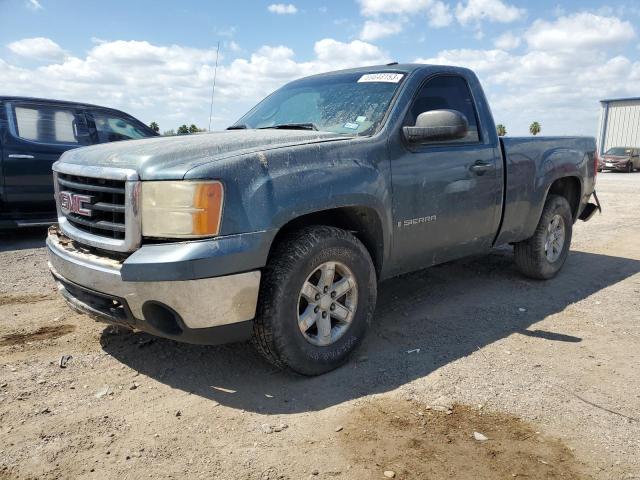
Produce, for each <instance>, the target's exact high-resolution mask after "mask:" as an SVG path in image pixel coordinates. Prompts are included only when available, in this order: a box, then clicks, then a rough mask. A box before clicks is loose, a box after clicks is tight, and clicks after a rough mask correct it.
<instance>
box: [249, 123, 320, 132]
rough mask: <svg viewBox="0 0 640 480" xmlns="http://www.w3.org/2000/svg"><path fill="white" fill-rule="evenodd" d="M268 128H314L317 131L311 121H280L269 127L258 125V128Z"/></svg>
mask: <svg viewBox="0 0 640 480" xmlns="http://www.w3.org/2000/svg"><path fill="white" fill-rule="evenodd" d="M268 128H275V129H282V130H314V131H316V132H317V131H318V127H316V126H315V124H313V123H281V124H279V125H272V126H270V127H260V129H259V130H266V129H268Z"/></svg>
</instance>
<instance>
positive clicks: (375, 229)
mask: <svg viewBox="0 0 640 480" xmlns="http://www.w3.org/2000/svg"><path fill="white" fill-rule="evenodd" d="M311 225H326V226H331V227H336V228H341V229H343V230H347V231H350V232H351V233H353V234H354V235H355V236H356V238H358V240H360V241H361V242H362V244H363V245H364V246H365V248H366V249H367V251H368V252H369V255H371V259H372V260H373V264H374V266H375V269H376V274H377V276H378V278H380V276H381V274H382V269H383V265H384V261H385V257H386V253H385V247H386V248H387V249H388V245H387V244H386V243H385V235H384V229H383V223H382V218H381V217H380V215H379V214H378V212H377V211H376V210H375V209H374V208H372V207H367V206H361V205H356V206H344V207H336V208H329V209H325V210H319V211H314V212H310V213H307V214H304V215H300V216H298V217H295V218H293V219H291V220H289V221H288V222H287V223H285V224H284V225H282V226H281V227H280V228H279V230H278V232H277V233H276V235H275V237H274V238H273V241H272V242H271V247H270V249H269V256H268V258H270V257H271V255H272V253H273V250H274V247H275V246H276V245H277V244H278V243H279V242H280V241H281V240H282V239H283V238H285V237H286V236H287V235H289V234H290V233H292V232H295V231H297V230H300V229H301V228H304V227H308V226H311Z"/></svg>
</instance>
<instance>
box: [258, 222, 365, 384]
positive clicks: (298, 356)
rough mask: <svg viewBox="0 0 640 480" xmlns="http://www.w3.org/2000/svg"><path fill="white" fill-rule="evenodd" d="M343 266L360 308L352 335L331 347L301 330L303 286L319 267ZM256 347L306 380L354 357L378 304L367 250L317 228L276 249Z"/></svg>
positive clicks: (341, 233)
mask: <svg viewBox="0 0 640 480" xmlns="http://www.w3.org/2000/svg"><path fill="white" fill-rule="evenodd" d="M332 261H337V262H341V263H342V264H344V265H346V266H347V267H348V268H349V269H350V271H351V272H352V273H353V275H354V277H355V280H356V282H357V286H356V290H357V299H358V301H357V305H356V308H355V312H354V316H353V319H352V321H351V323H350V326H349V327H348V329H347V330H346V332H345V333H344V334H343V335H342V336H341V337H340V338H339V339H337V340H336V341H335V343H332V344H330V345H327V346H316V345H313V344H312V343H310V342H309V341H308V340H307V339H306V338H305V336H304V335H303V333H302V331H301V329H300V328H299V327H298V308H299V306H298V299H299V295H300V290H301V288H302V285H303V284H304V282H305V281H306V280H307V277H308V276H309V275H311V274H312V273H313V272H314V270H315V269H317V268H318V266H320V265H322V264H324V263H325V262H332ZM261 283H262V285H261V288H260V295H259V299H258V309H257V313H256V319H255V321H254V329H253V342H254V345H255V346H256V348H257V349H258V351H259V352H260V353H261V354H262V355H263V356H264V357H265V358H266V359H267V360H268V361H269V362H271V363H272V364H274V365H276V366H277V367H279V368H282V369H285V370H291V371H293V372H296V373H299V374H302V375H320V374H322V373H325V372H328V371H330V370H333V369H335V368H337V367H339V366H340V365H342V364H343V363H345V361H346V360H347V359H348V358H349V355H350V354H351V353H352V352H353V351H354V350H355V349H356V347H357V346H358V345H359V344H360V342H361V341H362V339H363V338H364V336H365V333H366V331H367V329H368V328H369V325H370V324H371V320H372V318H373V312H374V309H375V304H376V296H377V278H376V272H375V268H374V266H373V262H372V260H371V256H370V255H369V252H368V251H367V249H366V248H365V246H364V245H363V244H362V243H361V242H360V241H359V240H358V239H357V238H356V237H355V236H354V235H352V234H351V233H349V232H347V231H345V230H341V229H338V228H334V227H328V226H312V227H306V228H303V229H301V230H299V231H297V232H294V233H293V234H290V235H288V236H287V237H286V238H284V239H283V240H282V241H280V242H279V243H278V244H277V245H276V246H275V250H274V252H273V253H272V255H271V258H270V260H269V263H268V264H267V266H266V267H265V269H264V271H263V276H262V282H261Z"/></svg>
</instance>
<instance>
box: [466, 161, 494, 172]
mask: <svg viewBox="0 0 640 480" xmlns="http://www.w3.org/2000/svg"><path fill="white" fill-rule="evenodd" d="M494 168H495V166H494V164H493V162H485V161H482V160H478V161H476V163H474V164H473V165H471V166H470V167H469V170H471V171H472V172H473V173H475V174H476V175H484V174H485V173H486V172H488V171H489V170H493V169H494Z"/></svg>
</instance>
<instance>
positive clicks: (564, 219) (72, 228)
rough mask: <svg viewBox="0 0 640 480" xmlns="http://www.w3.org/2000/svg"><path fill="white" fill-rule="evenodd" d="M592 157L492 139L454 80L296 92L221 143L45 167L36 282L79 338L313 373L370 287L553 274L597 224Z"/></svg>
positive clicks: (424, 68)
mask: <svg viewBox="0 0 640 480" xmlns="http://www.w3.org/2000/svg"><path fill="white" fill-rule="evenodd" d="M595 153H596V144H595V140H594V139H593V138H586V137H558V138H552V137H546V138H545V137H531V138H498V135H497V134H496V128H495V125H494V121H493V118H492V115H491V111H490V109H489V105H488V104H487V101H486V98H485V95H484V93H483V90H482V88H481V86H480V83H479V81H478V79H477V78H476V76H475V74H474V73H473V72H472V71H470V70H468V69H465V68H456V67H446V66H433V65H412V64H408V65H399V64H390V65H385V66H375V67H367V68H358V69H352V70H344V71H338V72H332V73H326V74H321V75H315V76H312V77H308V78H303V79H300V80H297V81H294V82H292V83H289V84H287V85H285V86H284V87H282V88H281V89H279V90H277V91H276V92H274V93H273V94H271V95H270V96H268V97H267V98H266V99H265V100H263V101H262V102H261V103H259V104H258V105H257V106H256V107H254V108H253V109H252V110H251V111H249V113H247V114H246V115H245V116H244V117H242V118H241V119H240V120H239V121H238V122H237V123H236V124H234V125H232V126H231V127H229V129H228V131H224V132H215V133H209V134H202V135H194V136H189V137H173V138H155V139H147V140H137V141H132V142H122V143H114V144H107V145H98V146H93V147H87V148H80V149H77V150H72V151H69V152H67V153H65V154H64V155H63V156H62V158H61V159H60V161H58V162H57V163H56V164H55V165H54V166H53V170H54V174H55V188H56V198H57V205H58V224H59V226H58V227H52V228H51V229H50V232H49V235H48V238H47V246H48V254H49V264H50V269H51V272H52V273H53V276H54V277H55V279H56V281H57V282H58V286H59V291H60V293H61V294H62V295H63V296H64V298H65V299H66V300H67V302H68V304H69V305H70V306H71V307H72V308H74V309H75V310H77V311H79V312H84V313H87V314H89V315H90V316H92V317H94V318H96V319H98V320H102V321H105V322H108V323H111V324H117V325H124V326H127V327H130V328H132V329H139V330H142V331H146V332H149V333H151V334H153V335H157V336H161V337H166V338H170V339H174V340H177V341H184V342H190V343H199V344H216V343H224V342H232V341H240V340H246V339H249V338H253V342H254V344H255V346H256V347H257V349H258V350H259V351H260V352H261V353H262V354H263V355H264V356H265V358H266V359H267V360H269V361H270V362H272V363H273V364H275V365H276V366H278V367H281V368H283V369H287V370H290V371H294V372H297V373H300V374H304V375H318V374H321V373H324V372H327V371H329V370H331V369H334V368H336V367H337V366H339V365H341V364H342V363H343V362H345V361H346V359H347V358H348V357H349V355H350V354H351V353H352V352H353V351H354V349H355V348H356V347H357V346H358V344H359V343H360V342H361V341H362V339H363V337H364V335H365V332H366V331H367V329H368V327H369V325H370V323H371V320H372V317H373V314H374V309H375V304H376V295H377V284H378V282H379V281H381V280H383V279H386V278H389V277H393V276H397V275H400V274H403V273H406V272H410V271H414V270H417V269H422V268H426V267H430V266H432V265H436V264H440V263H443V262H448V261H450V260H454V259H457V258H460V257H463V256H467V255H471V254H478V253H480V252H487V251H489V250H490V249H491V248H493V247H496V246H500V245H513V247H514V252H515V253H514V258H515V263H516V265H517V266H518V268H519V269H520V271H521V272H522V273H523V274H524V275H526V276H528V277H531V278H535V279H548V278H551V277H553V276H555V275H556V274H557V273H558V271H559V270H560V269H561V268H562V266H563V264H564V262H565V259H566V258H567V254H568V253H569V248H570V243H571V235H572V226H573V224H574V222H576V221H577V220H578V219H581V220H588V219H589V218H591V216H593V214H594V213H595V211H596V210H597V209H598V208H599V204H598V202H597V198H596V197H595V176H596V154H595ZM592 197H594V199H595V202H596V203H595V204H594V203H592V202H591V201H590V199H591V198H592Z"/></svg>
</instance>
